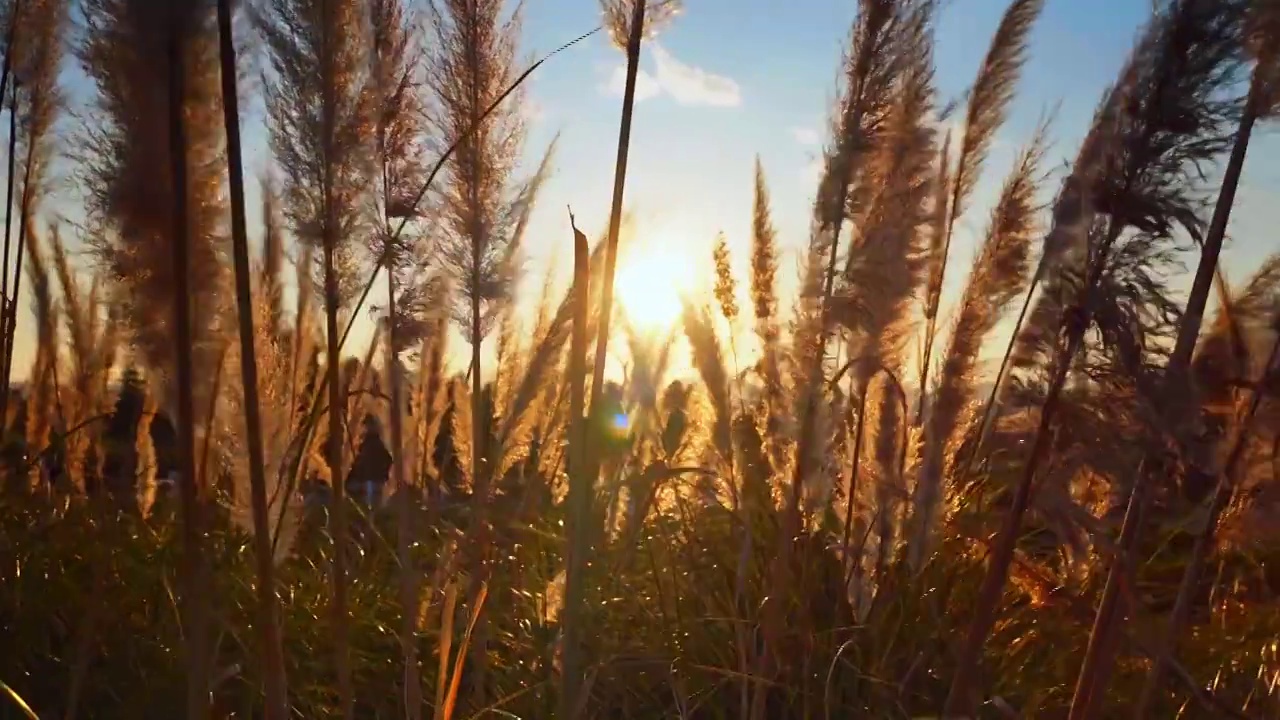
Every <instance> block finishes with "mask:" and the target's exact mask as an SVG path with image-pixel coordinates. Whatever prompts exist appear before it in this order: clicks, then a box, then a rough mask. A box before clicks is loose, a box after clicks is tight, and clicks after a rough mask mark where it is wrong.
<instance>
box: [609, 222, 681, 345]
mask: <svg viewBox="0 0 1280 720" xmlns="http://www.w3.org/2000/svg"><path fill="white" fill-rule="evenodd" d="M697 247H698V243H696V242H691V241H690V238H689V237H688V236H687V235H686V234H682V233H678V232H671V231H667V230H662V231H659V232H655V233H653V234H647V233H643V234H642V236H641V237H640V238H637V239H636V240H634V241H632V243H631V245H630V246H629V247H627V248H624V250H623V252H622V254H621V257H619V258H618V272H617V275H616V276H615V277H614V293H615V294H616V295H617V298H618V304H619V306H621V307H622V310H623V312H624V313H625V314H626V317H627V319H628V320H629V321H630V322H631V323H632V324H634V325H635V327H636V328H637V329H639V330H645V331H656V330H667V329H670V328H672V327H674V326H675V325H676V324H677V323H679V322H680V314H681V312H682V308H683V306H682V304H681V298H682V297H685V296H688V295H690V294H692V293H696V291H697V290H698V287H699V283H698V282H697V280H698V278H697V272H698V268H699V267H701V265H702V264H701V263H699V262H697V261H696V260H695V259H694V257H692V256H693V255H694V254H695V253H694V252H691V249H694V248H697ZM695 252H696V251H695Z"/></svg>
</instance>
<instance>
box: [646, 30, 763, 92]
mask: <svg viewBox="0 0 1280 720" xmlns="http://www.w3.org/2000/svg"><path fill="white" fill-rule="evenodd" d="M652 48H653V59H654V62H655V64H656V69H657V72H656V75H657V79H658V84H659V85H660V86H661V87H662V89H663V90H664V91H665V92H666V93H667V94H668V95H670V96H671V97H672V98H674V99H675V101H676V102H678V103H680V104H681V105H710V106H712V107H737V106H739V105H741V104H742V90H741V88H739V87H738V83H737V82H736V81H734V80H733V78H730V77H726V76H724V75H716V74H714V73H711V72H708V71H706V70H703V69H702V68H700V67H695V66H693V65H687V64H685V63H683V62H680V61H679V60H677V59H676V58H675V56H674V55H672V54H671V53H670V52H668V51H667V49H666V48H664V47H662V46H661V45H659V44H657V43H654V44H653V45H652Z"/></svg>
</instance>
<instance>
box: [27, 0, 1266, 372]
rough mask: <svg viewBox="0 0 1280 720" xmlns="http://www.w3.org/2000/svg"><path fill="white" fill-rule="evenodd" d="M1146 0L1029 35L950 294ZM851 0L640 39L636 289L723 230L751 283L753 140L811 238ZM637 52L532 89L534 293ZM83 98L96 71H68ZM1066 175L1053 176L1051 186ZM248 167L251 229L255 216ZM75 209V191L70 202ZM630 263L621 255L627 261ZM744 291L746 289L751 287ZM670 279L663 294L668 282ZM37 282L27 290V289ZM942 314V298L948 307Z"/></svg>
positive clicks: (986, 7)
mask: <svg viewBox="0 0 1280 720" xmlns="http://www.w3.org/2000/svg"><path fill="white" fill-rule="evenodd" d="M1007 4H1008V0H950V1H949V2H946V3H944V9H943V11H942V13H941V15H940V18H939V21H938V23H937V50H936V65H937V86H938V89H939V91H940V93H939V94H940V99H941V100H942V101H943V102H946V101H948V100H951V99H954V98H959V97H961V96H962V95H963V93H964V91H965V90H966V89H967V88H968V86H969V85H970V84H971V83H972V81H973V77H974V75H975V74H976V72H977V69H978V66H979V64H980V63H981V60H982V57H983V55H984V54H985V53H986V51H987V47H988V44H989V42H990V39H991V36H992V34H993V32H994V30H995V28H996V25H997V24H998V22H999V20H1000V17H1001V15H1002V14H1003V12H1004V10H1005V7H1006V5H1007ZM1151 4H1152V3H1151V0H1046V7H1045V10H1044V12H1043V14H1042V16H1041V17H1040V19H1039V21H1038V22H1037V24H1036V27H1035V30H1034V32H1033V34H1032V36H1031V42H1030V52H1029V59H1028V62H1027V65H1026V68H1025V70H1024V73H1023V77H1022V81H1021V83H1020V85H1019V88H1018V93H1017V96H1016V99H1015V101H1014V104H1013V108H1012V112H1011V115H1010V117H1009V120H1008V122H1007V123H1006V124H1005V125H1004V127H1003V128H1002V129H1001V131H1000V133H999V135H998V136H997V140H996V143H995V146H994V148H993V150H992V152H991V155H990V157H989V159H988V162H987V165H986V167H985V171H984V173H983V176H982V180H981V182H980V184H979V188H978V192H977V195H976V197H975V201H974V203H973V204H972V206H971V208H970V210H969V211H968V213H967V214H966V215H965V216H964V218H963V219H962V220H961V223H960V226H959V234H958V236H957V238H956V240H955V242H954V243H953V246H952V251H951V252H952V264H951V269H950V270H949V271H948V282H947V288H948V291H947V295H946V297H947V298H954V297H955V296H956V294H957V293H958V288H959V287H960V286H961V285H962V284H963V281H964V277H965V275H966V274H967V270H968V265H969V261H970V260H971V259H972V257H973V256H974V254H975V252H976V248H975V240H976V239H977V238H979V237H981V234H982V233H983V232H984V231H985V228H986V225H987V218H988V214H989V211H990V205H991V202H992V201H993V200H994V197H995V194H996V192H997V191H998V188H999V186H1000V184H1001V183H1002V181H1003V178H1004V175H1005V174H1006V172H1007V171H1008V170H1009V169H1010V166H1011V164H1012V161H1013V158H1014V155H1015V153H1016V152H1017V149H1018V148H1019V146H1021V145H1022V144H1023V143H1025V142H1026V141H1027V140H1028V139H1029V138H1030V137H1031V135H1032V133H1033V131H1034V128H1035V126H1036V124H1037V122H1038V120H1039V119H1040V118H1041V116H1042V115H1043V114H1044V113H1046V112H1048V111H1049V110H1051V109H1053V108H1054V107H1057V109H1058V111H1057V115H1056V120H1055V122H1054V124H1053V126H1052V132H1051V137H1052V139H1053V141H1054V145H1053V147H1052V150H1051V152H1050V156H1049V157H1050V161H1051V165H1053V166H1054V167H1060V166H1062V165H1063V164H1064V163H1065V161H1067V160H1068V159H1069V158H1071V157H1072V156H1073V155H1074V153H1075V149H1076V147H1077V146H1078V143H1079V141H1080V139H1081V138H1082V136H1083V135H1084V132H1085V131H1086V129H1087V127H1088V123H1089V121H1090V118H1091V116H1092V114H1093V110H1094V107H1095V105H1096V103H1097V102H1098V99H1099V98H1100V97H1101V94H1102V92H1103V91H1104V90H1105V88H1106V87H1107V86H1108V85H1109V84H1110V83H1111V82H1112V81H1113V79H1114V78H1115V76H1116V74H1117V72H1118V71H1119V69H1120V67H1121V65H1122V63H1123V62H1124V60H1125V57H1126V56H1127V54H1128V51H1129V48H1130V47H1131V46H1132V43H1133V40H1134V38H1135V36H1136V34H1137V32H1138V30H1139V28H1140V26H1141V25H1142V23H1143V22H1144V21H1145V20H1146V18H1147V16H1148V14H1149V13H1150V10H1151ZM856 6H857V3H856V2H855V0H686V1H685V8H684V10H683V12H682V13H681V14H680V15H679V16H678V17H677V18H675V20H674V22H672V23H671V24H670V25H669V26H667V27H666V28H664V29H663V30H662V31H661V32H660V34H659V35H658V36H657V37H656V38H655V39H654V40H653V41H651V42H648V43H647V44H646V45H645V48H644V54H643V57H642V61H641V75H640V78H639V82H638V99H639V102H638V103H637V108H636V115H635V125H634V130H633V136H632V144H631V157H630V164H629V168H628V175H627V186H626V200H625V204H626V207H627V210H628V212H629V214H630V216H631V218H632V220H633V223H634V224H633V227H634V230H635V242H634V243H633V246H634V248H635V250H634V251H635V252H637V253H640V254H641V256H640V259H639V260H638V262H637V263H636V266H635V267H636V271H634V272H631V273H630V274H628V273H627V271H625V270H622V269H621V267H620V273H621V276H620V282H621V283H624V284H625V286H626V288H625V289H620V292H621V293H622V294H623V300H624V302H625V301H626V299H627V298H628V297H630V298H632V299H633V302H634V301H635V300H634V299H635V298H636V297H638V296H644V290H645V287H646V286H651V287H652V288H654V291H653V292H654V294H653V297H652V298H649V300H651V301H652V302H654V303H668V304H670V303H671V302H673V301H674V297H675V296H674V294H673V293H672V292H671V291H670V290H668V289H667V288H669V287H670V286H673V285H676V286H681V288H682V289H686V290H693V289H698V288H700V287H702V286H703V285H705V284H707V283H708V282H709V275H710V258H711V249H712V245H713V242H714V240H715V237H716V234H717V233H718V232H723V233H725V235H726V237H727V238H728V240H729V244H730V248H731V251H732V253H733V256H734V264H735V269H736V270H737V271H738V273H737V274H738V276H739V278H740V283H745V281H746V277H747V275H746V263H747V250H748V243H749V237H750V235H749V231H750V219H751V204H752V187H753V165H754V162H755V158H756V156H757V155H758V156H759V157H760V160H761V162H762V163H763V166H764V169H765V172H766V175H767V179H768V182H769V186H770V190H771V193H772V201H773V202H772V209H773V218H774V222H775V225H776V226H777V229H778V232H779V239H780V242H781V244H782V247H783V253H784V262H783V268H782V271H781V274H782V275H784V276H787V277H786V280H788V281H791V280H793V277H794V273H795V270H794V267H795V265H794V259H795V257H796V255H797V254H798V252H799V251H800V249H802V248H803V247H804V246H805V243H806V242H807V239H808V231H809V220H808V219H809V216H810V209H811V205H812V198H813V194H814V191H815V188H816V179H817V163H818V159H819V157H820V155H821V152H822V146H823V143H824V142H825V140H826V138H827V121H826V118H827V115H828V109H829V107H830V105H831V103H832V101H833V99H834V98H835V95H836V89H837V79H838V78H837V71H838V69H839V67H840V60H841V53H842V51H843V49H844V47H845V45H846V43H847V40H848V33H849V27H850V24H851V22H852V20H853V18H854V14H855V10H856ZM599 23H600V13H599V5H598V3H597V0H526V2H525V5H524V33H523V45H522V52H523V56H524V57H525V58H528V59H532V58H535V57H539V56H541V55H543V54H545V53H546V52H548V51H550V50H552V49H554V48H556V47H558V46H560V45H561V44H563V43H564V42H566V41H568V40H571V39H572V38H574V37H577V36H578V35H581V34H582V33H584V32H587V31H589V30H591V29H593V28H595V27H596V26H597V25H598V24H599ZM623 64H624V58H623V55H622V53H621V52H620V51H618V50H617V49H615V48H614V47H612V45H610V43H609V42H608V39H607V36H606V35H605V34H604V33H597V34H596V35H595V36H593V37H591V38H589V39H587V40H586V41H584V42H583V43H580V44H578V45H576V46H574V47H572V48H570V49H568V50H566V51H565V52H563V53H561V54H559V55H557V56H556V57H555V58H553V59H551V60H550V61H548V62H547V63H546V64H545V65H544V66H543V67H542V68H540V69H539V70H538V72H537V73H536V74H535V75H534V76H533V77H532V79H531V81H530V83H529V85H528V91H527V106H526V109H525V113H526V117H527V118H528V121H529V122H528V137H527V141H526V143H525V162H524V166H525V167H524V171H525V172H532V169H533V168H535V167H536V165H537V162H538V160H539V159H540V157H541V155H542V153H543V152H544V150H545V148H546V146H547V144H548V143H549V142H550V140H551V139H552V137H554V136H555V135H556V134H557V133H559V134H560V139H559V144H558V151H557V153H556V157H555V162H554V168H555V174H554V175H553V176H552V178H551V179H550V181H549V182H548V183H547V184H546V185H545V187H544V189H543V192H542V194H541V196H540V199H539V203H538V206H537V208H536V210H535V213H534V216H533V218H532V222H531V224H530V227H529V231H528V235H527V236H526V240H525V245H524V247H525V258H526V263H525V267H526V271H527V274H526V279H525V282H524V283H523V290H522V298H528V297H532V298H533V299H534V300H536V298H537V294H538V291H539V288H540V287H541V286H542V283H543V280H542V278H543V275H544V273H545V272H546V269H547V267H548V265H549V264H551V263H553V262H554V264H555V267H556V268H557V269H558V270H559V271H560V272H561V273H562V274H563V273H565V272H567V270H568V265H569V264H570V263H571V262H572V235H571V232H570V230H569V221H568V213H567V211H566V207H567V206H570V207H572V209H573V212H574V213H575V215H576V217H577V222H578V225H579V227H580V228H581V229H583V231H584V232H586V233H587V234H588V236H590V237H592V238H595V237H597V236H599V235H600V233H601V231H602V230H603V229H604V228H605V226H606V224H607V220H608V212H609V199H610V195H611V192H612V185H613V167H614V158H615V154H616V150H617V136H618V119H619V114H620V105H621V102H620V100H621V88H622V76H623ZM67 77H68V78H69V82H70V83H71V85H72V89H73V95H82V93H81V92H79V91H82V90H83V89H84V88H83V84H84V81H83V77H82V76H81V75H80V74H79V73H78V71H75V70H69V71H68V73H67ZM263 120H264V118H263V117H262V113H261V110H260V108H255V109H254V110H251V111H250V114H249V115H248V116H247V117H246V118H245V119H244V125H245V129H246V172H247V173H249V174H250V175H251V177H252V176H256V174H257V172H258V170H260V169H262V168H263V167H265V166H266V165H267V163H268V161H269V158H268V156H267V150H266V138H265V133H264V131H263V127H264V122H263ZM1278 151H1280V142H1278V141H1277V138H1276V136H1275V132H1274V128H1273V127H1268V126H1265V125H1264V126H1262V127H1261V128H1260V132H1259V133H1258V135H1257V136H1256V141H1255V143H1254V144H1253V145H1252V146H1251V148H1250V155H1249V162H1248V164H1247V166H1246V171H1245V179H1244V183H1243V187H1242V189H1241V192H1240V197H1239V202H1238V204H1237V206H1236V209H1235V212H1234V215H1233V220H1232V225H1231V235H1232V239H1231V241H1230V244H1229V246H1228V249H1227V250H1226V252H1225V253H1224V265H1225V268H1226V271H1227V274H1228V276H1229V277H1233V278H1241V277H1243V276H1244V275H1246V274H1247V273H1248V272H1249V270H1250V269H1251V268H1252V267H1255V266H1256V265H1257V264H1258V263H1259V262H1260V261H1261V260H1262V258H1263V257H1265V256H1266V255H1268V254H1270V253H1271V252H1274V251H1275V250H1276V249H1280V246H1278V245H1277V242H1276V241H1277V239H1280V237H1278V234H1277V232H1276V228H1277V227H1278V226H1280V169H1277V166H1276V165H1275V164H1274V163H1267V162H1266V159H1267V158H1268V157H1270V158H1274V157H1278V156H1280V154H1278ZM1060 177H1061V174H1060V173H1058V174H1056V175H1055V176H1054V179H1052V180H1051V181H1050V182H1049V184H1048V186H1047V188H1046V191H1047V192H1049V193H1051V192H1052V190H1054V189H1056V183H1057V180H1058V178H1060ZM256 195H257V189H256V183H255V182H252V181H251V187H250V197H249V199H248V206H249V223H250V234H251V237H256V235H257V234H258V232H257V231H258V228H259V227H260V221H259V215H258V211H257V208H258V200H257V197H256ZM57 204H58V206H59V207H62V203H57ZM624 262H625V258H624ZM744 292H745V290H744ZM664 293H665V295H664ZM24 294H25V293H24ZM28 306H29V302H28V301H27V300H26V299H25V298H24V300H23V307H24V312H23V315H22V318H21V322H20V323H19V329H18V332H19V338H18V340H17V348H16V350H17V354H16V356H15V359H14V375H15V377H16V378H21V377H24V376H25V375H26V374H27V370H28V366H29V365H30V362H31V357H32V346H31V337H32V335H33V328H32V325H31V319H30V316H29V312H26V308H27V307H28ZM944 313H945V309H944ZM357 330H358V331H357V332H356V333H355V334H354V335H353V338H352V343H351V345H350V346H349V347H348V352H357V353H362V352H363V346H364V344H365V343H367V341H368V338H369V335H370V330H371V326H370V325H369V323H363V322H362V323H360V326H359V327H358V328H357Z"/></svg>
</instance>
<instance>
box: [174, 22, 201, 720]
mask: <svg viewBox="0 0 1280 720" xmlns="http://www.w3.org/2000/svg"><path fill="white" fill-rule="evenodd" d="M169 13H170V15H169V162H170V172H171V173H172V182H173V240H172V242H173V258H172V259H173V268H172V271H173V276H174V278H175V282H174V303H173V314H174V317H173V324H174V331H175V332H174V350H175V355H176V357H175V363H174V365H175V368H176V373H177V385H176V386H175V388H174V390H175V391H176V392H177V395H178V398H177V405H178V456H179V463H180V465H179V467H180V468H181V471H182V477H181V478H180V481H179V483H178V485H179V490H180V495H181V506H182V521H183V522H182V538H183V559H182V570H183V579H184V580H185V582H184V591H185V592H184V593H183V598H182V606H183V610H184V613H183V615H184V617H183V637H184V638H185V640H186V643H185V644H186V652H187V712H186V716H187V718H189V719H190V720H203V719H204V718H207V717H208V716H209V703H208V696H209V672H208V661H209V620H210V608H209V602H210V598H209V589H210V588H209V585H210V583H209V582H208V574H209V573H208V567H207V561H208V559H207V558H206V557H205V552H204V532H205V528H204V498H203V497H202V495H203V492H202V488H201V484H202V481H201V479H200V478H197V477H196V464H195V459H196V443H195V422H196V414H195V402H194V398H193V395H192V388H193V387H194V384H193V383H194V382H195V377H194V372H193V370H192V351H193V347H192V345H193V338H192V329H191V297H190V293H189V292H188V290H189V287H190V275H189V273H190V259H189V248H188V242H189V240H190V238H189V229H188V226H187V220H188V212H189V210H188V206H187V205H188V197H187V137H186V135H187V128H186V116H185V112H184V111H185V108H184V102H185V98H186V87H185V86H186V77H185V75H186V63H185V62H184V59H185V55H184V47H183V46H184V42H183V39H184V38H183V36H184V33H185V31H186V28H184V27H183V26H182V19H183V17H184V15H183V13H182V12H181V11H180V10H179V8H178V5H177V4H174V5H170V10H169Z"/></svg>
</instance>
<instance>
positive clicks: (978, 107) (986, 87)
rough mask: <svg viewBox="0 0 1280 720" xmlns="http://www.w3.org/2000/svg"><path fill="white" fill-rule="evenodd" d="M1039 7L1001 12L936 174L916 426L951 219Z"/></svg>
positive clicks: (1035, 3) (1028, 1)
mask: <svg viewBox="0 0 1280 720" xmlns="http://www.w3.org/2000/svg"><path fill="white" fill-rule="evenodd" d="M1043 8H1044V2H1043V0H1014V1H1013V3H1011V4H1010V5H1009V8H1008V9H1007V10H1005V14H1004V17H1003V18H1002V19H1001V20H1000V25H999V27H997V28H996V33H995V36H994V37H992V39H991V47H990V49H988V50H987V56H986V59H984V60H983V62H982V68H981V69H980V70H979V71H978V78H977V80H975V81H974V85H973V90H972V91H971V94H970V96H969V107H968V110H967V112H966V114H965V123H964V133H963V135H962V136H961V140H960V156H959V158H958V159H957V160H956V166H955V174H954V176H952V177H948V172H947V171H944V172H943V173H942V175H941V178H942V179H941V181H940V184H943V185H946V184H949V186H950V187H949V188H948V189H947V191H946V192H948V193H949V196H947V197H946V198H945V199H941V198H940V199H941V204H940V205H936V206H935V208H934V211H935V212H937V213H939V215H940V216H942V217H945V221H944V222H943V224H942V225H941V226H940V227H938V228H937V229H936V231H940V232H941V233H942V238H941V243H940V244H938V243H937V240H936V239H935V248H936V254H935V255H934V256H933V257H931V258H930V273H929V285H928V288H927V295H926V299H925V323H926V326H925V335H924V351H923V355H922V358H923V359H922V360H921V361H920V398H919V400H918V403H917V407H916V418H915V423H916V424H917V425H920V424H923V423H924V418H925V409H926V398H927V395H928V392H927V389H928V379H929V372H930V368H929V362H930V359H931V358H932V355H933V344H934V341H935V333H936V328H937V320H938V309H939V305H940V303H941V300H942V286H943V282H944V281H945V279H946V271H947V261H948V256H949V254H950V250H951V237H952V234H953V233H954V231H955V224H956V221H957V220H959V219H960V218H961V217H963V216H964V213H965V210H966V209H967V205H968V203H969V200H970V198H971V197H972V196H973V191H974V189H975V188H976V187H977V185H978V178H979V177H980V176H981V174H982V166H983V164H984V163H985V161H986V159H987V154H988V151H989V150H990V148H991V143H992V142H993V141H994V140H995V135H996V132H998V131H999V129H1000V126H1001V125H1003V124H1004V120H1005V116H1006V115H1007V113H1008V109H1009V105H1010V103H1011V102H1012V101H1013V96H1014V90H1015V89H1016V86H1017V84H1018V79H1019V77H1020V76H1021V74H1022V66H1023V65H1024V64H1025V63H1026V59H1027V38H1028V36H1029V35H1030V34H1031V29H1032V27H1033V26H1034V24H1035V21H1036V19H1037V18H1038V17H1039V16H1040V11H1041V10H1042V9H1043ZM944 145H945V144H944ZM949 162H950V160H949V159H948V158H947V155H946V153H945V152H944V153H943V163H944V164H949Z"/></svg>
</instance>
